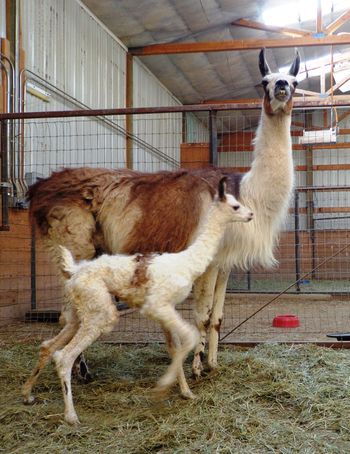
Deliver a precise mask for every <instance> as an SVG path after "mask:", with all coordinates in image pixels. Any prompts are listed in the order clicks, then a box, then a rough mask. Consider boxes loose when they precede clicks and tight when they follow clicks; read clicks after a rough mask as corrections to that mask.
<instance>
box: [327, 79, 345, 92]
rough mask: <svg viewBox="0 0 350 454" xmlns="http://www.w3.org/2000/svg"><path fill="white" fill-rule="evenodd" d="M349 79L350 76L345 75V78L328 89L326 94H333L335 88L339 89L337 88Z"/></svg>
mask: <svg viewBox="0 0 350 454" xmlns="http://www.w3.org/2000/svg"><path fill="white" fill-rule="evenodd" d="M349 79H350V76H346V77H344V79H342V80H341V81H340V82H338V83H337V84H335V85H332V87H331V88H330V89H329V90H327V91H326V94H327V95H330V94H332V93H333V92H334V91H335V90H337V89H338V88H340V87H341V86H342V85H344V84H345V83H346V82H347V81H348V80H349Z"/></svg>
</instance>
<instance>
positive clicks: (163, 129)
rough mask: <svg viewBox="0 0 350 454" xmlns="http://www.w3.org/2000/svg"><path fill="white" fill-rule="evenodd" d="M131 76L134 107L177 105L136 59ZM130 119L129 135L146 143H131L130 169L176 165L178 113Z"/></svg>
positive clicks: (178, 139) (179, 124) (178, 141)
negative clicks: (131, 123) (132, 156)
mask: <svg viewBox="0 0 350 454" xmlns="http://www.w3.org/2000/svg"><path fill="white" fill-rule="evenodd" d="M133 78H134V81H133V84H134V94H133V95H134V106H135V107H156V106H177V105H181V103H180V101H178V100H177V99H176V98H175V97H174V96H173V95H172V94H171V93H170V92H169V91H168V90H167V89H166V88H165V87H164V86H163V85H162V84H161V83H160V82H159V81H158V80H157V79H156V78H155V77H154V75H153V74H152V73H151V72H150V71H149V70H148V69H147V68H146V67H145V66H144V65H143V64H142V62H141V61H140V60H139V59H137V58H135V59H134V65H133ZM133 118H134V122H133V134H134V135H135V136H137V137H138V138H139V139H140V140H141V141H142V142H144V143H145V144H148V146H142V144H141V143H140V142H139V143H134V148H133V150H134V168H135V169H138V170H146V171H155V170H165V169H168V170H171V169H175V168H178V167H180V144H181V142H182V114H181V113H169V114H150V115H134V117H133Z"/></svg>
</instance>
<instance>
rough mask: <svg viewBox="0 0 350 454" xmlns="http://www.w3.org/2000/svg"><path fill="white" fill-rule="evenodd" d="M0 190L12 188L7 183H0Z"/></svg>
mask: <svg viewBox="0 0 350 454" xmlns="http://www.w3.org/2000/svg"><path fill="white" fill-rule="evenodd" d="M0 188H1V189H3V188H12V184H11V183H8V182H7V181H0Z"/></svg>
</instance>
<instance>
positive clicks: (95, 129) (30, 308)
mask: <svg viewBox="0 0 350 454" xmlns="http://www.w3.org/2000/svg"><path fill="white" fill-rule="evenodd" d="M67 115H69V112H68V114H67ZM349 115H350V110H349V109H348V108H342V109H339V108H338V109H337V112H336V113H334V109H323V110H315V111H312V112H311V113H310V112H309V111H299V110H295V111H294V114H293V118H292V139H293V159H294V164H295V170H296V180H295V186H296V189H295V201H294V202H293V203H292V204H291V206H290V210H289V215H288V219H287V220H286V225H285V227H284V230H283V232H282V234H281V238H280V242H279V244H278V248H277V251H276V257H277V259H278V261H279V264H278V266H276V267H275V268H274V269H272V270H271V269H270V270H266V269H261V268H254V269H251V270H249V271H248V272H241V271H239V270H232V273H231V277H230V280H229V285H228V292H229V293H228V295H227V298H226V304H225V318H224V320H225V321H224V323H223V325H222V338H224V337H225V336H226V337H225V339H224V341H225V342H236V341H242V340H243V341H264V340H277V341H286V340H291V341H298V340H300V341H317V340H318V341H320V340H321V341H325V340H326V338H325V333H327V332H329V331H348V330H349V328H350V305H349V299H350V283H349V282H350V279H349V278H350V247H349V248H347V245H348V244H349V237H350V234H349V231H350V216H349V212H350V209H349V206H350V204H349V202H350V200H349V198H350V184H349V183H350V182H349V179H348V178H347V175H348V172H349V170H350V128H348V122H349ZM129 116H132V122H131V123H130V121H129V122H128V121H127V116H126V115H125V114H120V115H117V114H114V115H105V116H103V115H102V114H101V115H95V116H89V117H84V116H82V115H81V116H77V115H75V116H74V117H69V116H66V117H61V118H58V117H54V118H50V117H49V116H46V117H45V114H43V113H41V116H40V118H39V117H38V118H21V119H17V120H12V121H11V122H10V121H5V120H2V121H1V123H2V128H1V130H2V142H1V143H2V181H4V176H5V177H6V175H7V177H8V178H7V179H6V178H5V179H6V182H7V183H8V184H10V185H11V188H9V187H7V186H4V187H3V188H2V193H3V195H4V193H5V192H6V193H7V192H8V191H9V189H10V192H9V194H10V195H9V196H8V197H7V199H6V201H5V198H4V196H3V198H2V226H3V231H1V232H0V247H1V262H0V273H1V287H0V311H1V312H0V325H1V332H2V333H3V334H5V333H6V335H7V334H11V333H12V332H16V333H18V332H19V331H20V330H22V333H23V336H32V335H33V333H37V334H38V333H40V335H41V334H42V335H43V336H46V334H47V330H55V329H57V328H56V326H54V325H50V326H49V327H48V326H47V325H46V324H43V323H37V321H38V320H39V321H40V322H47V321H57V316H58V314H59V311H60V308H61V304H62V300H63V294H62V285H61V282H60V279H59V277H58V274H57V272H56V270H55V267H54V265H53V264H52V263H51V260H50V257H49V256H48V254H47V252H46V251H45V249H44V248H43V245H42V243H41V241H40V237H39V236H38V235H37V234H36V233H35V230H33V229H32V227H31V225H30V222H29V220H28V209H27V205H26V201H25V192H26V189H27V187H28V186H29V185H30V184H32V183H34V182H35V181H36V180H37V179H38V178H44V177H47V176H49V175H50V174H51V173H52V172H53V171H55V170H58V169H60V168H62V167H80V166H92V167H107V168H121V167H126V166H130V165H132V167H133V168H134V169H135V170H141V171H147V172H153V171H158V170H174V169H178V168H180V167H185V168H188V169H192V168H198V167H206V166H208V165H210V164H211V163H212V162H217V165H218V166H220V167H224V168H226V169H228V170H238V171H240V172H246V171H248V170H249V167H250V164H251V162H252V152H253V145H252V140H253V138H254V131H255V129H256V127H257V124H258V121H259V117H260V112H259V110H253V109H249V110H221V111H218V112H215V115H214V116H213V114H212V113H211V114H210V111H206V110H205V108H204V107H203V109H202V110H201V111H193V112H191V111H190V108H189V106H187V108H186V109H183V111H181V108H180V107H179V108H178V109H176V111H170V112H166V111H165V112H153V113H152V112H151V111H149V112H147V113H146V112H145V111H144V110H143V111H140V112H138V111H137V109H135V112H134V114H133V115H131V114H130V115H129ZM330 130H332V131H335V134H336V137H335V138H334V134H333V135H332V134H331V133H330V132H329V131H330ZM308 132H309V133H310V132H313V133H315V137H313V136H312V137H311V136H310V134H306V133H308ZM334 140H336V142H334ZM5 145H6V147H5ZM5 148H6V154H5V151H4V150H5ZM4 201H5V203H4ZM6 204H8V205H9V208H8V210H7V213H6V208H7V207H6ZM6 216H7V217H8V219H6ZM7 228H8V230H7ZM304 275H306V276H304ZM287 289H288V290H287ZM285 290H287V292H286V294H285V295H283V296H281V297H279V298H278V299H277V300H276V301H275V302H273V303H272V304H271V305H269V306H268V307H267V308H266V309H264V310H263V311H261V312H259V313H258V314H257V315H256V316H255V317H253V318H252V319H250V320H249V321H247V322H246V323H245V324H243V325H242V326H241V327H240V328H239V329H235V327H236V326H238V325H239V324H241V322H242V321H244V320H245V319H246V318H249V316H250V315H251V314H252V313H254V312H255V311H256V310H258V309H259V307H261V306H262V305H263V304H265V303H266V302H268V301H269V298H270V299H271V298H272V296H273V295H276V294H278V293H280V292H283V291H285ZM180 310H181V311H182V313H183V315H184V317H185V318H186V319H189V320H193V310H192V307H191V299H189V301H188V302H186V303H184V304H183V305H182V306H181V308H180ZM280 312H282V313H283V312H291V313H296V314H297V315H299V317H300V319H301V321H302V323H301V326H300V327H299V328H297V329H294V330H283V331H281V330H278V329H277V330H276V329H273V328H272V327H271V325H272V319H273V317H274V315H276V314H277V313H280ZM121 315H122V316H121V319H120V323H119V325H118V326H117V328H116V330H115V331H114V332H113V333H112V334H111V335H110V336H109V338H108V339H109V340H113V341H118V342H135V341H137V342H148V341H152V340H162V335H161V333H160V331H159V328H158V327H157V326H156V325H155V324H154V323H153V322H150V321H148V320H146V319H144V318H142V317H141V316H140V314H139V313H138V312H137V311H135V310H133V309H127V310H124V311H122V312H121ZM25 321H27V322H36V323H35V324H34V323H27V324H23V322H25ZM18 322H20V323H21V324H20V325H18ZM13 323H17V324H16V325H12V324H13ZM40 335H39V337H40Z"/></svg>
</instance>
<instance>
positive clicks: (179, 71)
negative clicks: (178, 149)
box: [83, 0, 350, 104]
mask: <svg viewBox="0 0 350 454" xmlns="http://www.w3.org/2000/svg"><path fill="white" fill-rule="evenodd" d="M83 3H84V4H85V5H86V6H87V7H88V8H89V9H90V10H91V12H92V13H93V14H95V15H96V16H97V17H98V18H99V20H100V21H101V22H103V23H104V24H105V25H106V27H107V28H108V29H110V30H111V32H112V33H114V34H115V35H116V36H118V38H119V39H120V40H121V41H122V42H123V43H124V44H125V45H126V46H127V47H129V48H130V47H139V46H145V45H149V44H159V43H174V42H196V41H227V40H232V39H252V38H257V39H258V38H259V39H261V38H279V37H280V35H278V34H276V33H268V32H265V31H261V30H252V29H246V28H242V27H237V26H232V25H231V23H232V22H233V21H234V20H237V19H240V18H243V17H244V18H249V19H251V20H259V16H260V15H261V13H262V11H263V10H264V9H266V8H269V7H272V6H276V5H281V1H276V0H267V1H265V2H262V1H257V0H234V1H233V0H83ZM285 3H286V11H285V14H289V7H288V3H287V2H285ZM339 14H340V12H337V13H333V14H330V15H328V16H327V17H324V18H323V21H324V23H325V24H328V23H330V22H332V21H333V20H334V19H335V18H336V17H338V16H339ZM315 15H316V11H315ZM299 26H302V28H306V29H309V30H311V31H313V30H315V22H308V23H303V24H298V25H297V26H294V27H295V28H298V27H299ZM339 31H341V32H344V31H346V32H349V31H350V27H349V25H348V24H344V25H343V26H342V28H340V29H339ZM338 49H339V50H341V51H342V52H344V51H348V50H349V48H347V49H345V46H334V49H333V51H334V52H335V51H336V50H338ZM300 53H301V57H302V59H304V60H305V59H311V58H316V57H320V56H323V55H330V46H327V47H323V46H321V47H308V48H302V49H300ZM257 56H258V51H256V50H249V51H235V52H217V53H206V54H205V53H199V54H179V55H163V56H147V57H141V60H142V62H143V63H144V64H145V65H146V66H147V67H148V68H149V69H150V70H151V71H152V72H153V73H154V74H155V76H156V77H157V78H158V79H159V80H160V81H161V82H162V83H163V84H164V85H165V86H166V87H167V88H168V89H169V90H170V91H171V92H172V93H173V94H174V95H175V96H176V97H177V98H178V99H179V100H180V101H181V102H183V103H184V104H190V103H197V102H201V101H204V100H209V99H239V98H254V97H257V96H260V95H261V92H259V86H258V85H259V82H260V78H261V77H260V73H259V70H258V64H257ZM267 57H268V61H269V64H270V67H271V69H272V70H277V68H278V67H282V66H285V65H288V64H289V63H290V62H291V60H292V58H293V51H292V50H291V49H274V50H268V52H267ZM300 87H301V88H304V89H308V90H315V91H319V90H318V87H319V83H318V81H317V80H311V79H308V80H305V81H303V82H302V83H301V85H300Z"/></svg>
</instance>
